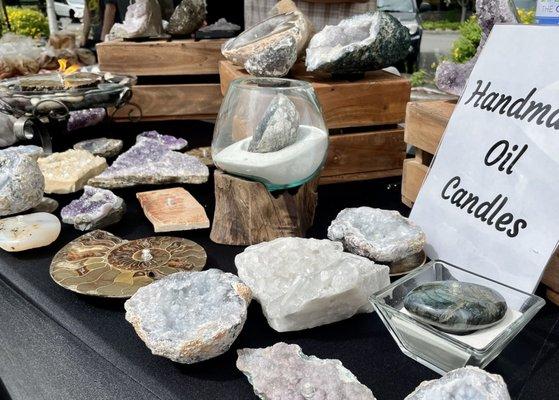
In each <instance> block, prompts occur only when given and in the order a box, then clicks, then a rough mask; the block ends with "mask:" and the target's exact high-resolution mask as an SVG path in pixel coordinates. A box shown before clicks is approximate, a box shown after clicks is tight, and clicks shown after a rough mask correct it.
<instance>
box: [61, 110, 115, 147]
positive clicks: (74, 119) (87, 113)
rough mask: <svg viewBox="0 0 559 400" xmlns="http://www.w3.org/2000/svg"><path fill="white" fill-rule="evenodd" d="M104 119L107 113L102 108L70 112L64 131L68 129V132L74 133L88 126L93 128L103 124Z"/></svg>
mask: <svg viewBox="0 0 559 400" xmlns="http://www.w3.org/2000/svg"><path fill="white" fill-rule="evenodd" d="M106 117H107V112H106V111H105V109H104V108H88V109H86V110H77V111H71V112H70V118H69V119H68V125H67V127H66V129H68V131H75V130H78V129H82V128H87V127H89V126H95V125H98V124H100V123H101V122H103V121H104V120H105V118H106ZM74 148H75V147H74ZM96 155H97V154H96Z"/></svg>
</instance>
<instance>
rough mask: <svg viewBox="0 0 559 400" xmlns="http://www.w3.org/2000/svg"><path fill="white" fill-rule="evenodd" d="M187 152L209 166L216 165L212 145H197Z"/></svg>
mask: <svg viewBox="0 0 559 400" xmlns="http://www.w3.org/2000/svg"><path fill="white" fill-rule="evenodd" d="M186 154H188V155H190V156H194V157H196V158H198V159H199V160H200V161H201V162H202V164H204V165H207V166H208V167H213V165H214V160H213V159H212V148H211V147H197V148H195V149H192V150H188V151H187V152H186Z"/></svg>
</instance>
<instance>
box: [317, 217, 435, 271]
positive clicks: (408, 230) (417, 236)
mask: <svg viewBox="0 0 559 400" xmlns="http://www.w3.org/2000/svg"><path fill="white" fill-rule="evenodd" d="M328 238H329V239H331V240H339V241H341V242H342V243H343V244H344V248H345V249H346V250H347V251H349V252H351V253H354V254H358V255H360V256H363V257H367V258H370V259H371V260H374V261H377V262H381V263H385V262H393V261H399V260H401V259H403V258H406V257H409V256H411V255H414V254H417V253H419V252H420V251H421V250H422V249H423V246H424V245H425V234H424V233H423V231H422V230H421V228H420V227H418V226H417V225H415V224H414V223H413V222H411V221H410V220H409V219H407V218H404V217H402V216H401V215H400V213H399V212H398V211H391V210H381V209H379V208H370V207H358V208H346V209H344V210H342V211H340V213H339V214H338V216H337V217H336V219H335V220H334V221H332V223H331V224H330V227H329V228H328Z"/></svg>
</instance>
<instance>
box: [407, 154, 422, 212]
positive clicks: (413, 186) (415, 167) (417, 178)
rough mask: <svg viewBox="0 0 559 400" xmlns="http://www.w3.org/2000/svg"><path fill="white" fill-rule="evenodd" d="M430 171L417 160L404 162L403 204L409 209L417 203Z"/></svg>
mask: <svg viewBox="0 0 559 400" xmlns="http://www.w3.org/2000/svg"><path fill="white" fill-rule="evenodd" d="M428 171H429V167H427V166H425V165H423V164H422V163H421V162H420V161H419V160H417V159H415V158H410V159H408V160H405V161H404V168H403V171H402V202H403V203H404V204H406V205H407V206H408V207H410V208H411V207H412V205H413V203H414V202H415V199H416V198H417V194H418V193H419V189H421V185H423V180H424V179H425V177H426V176H427V172H428Z"/></svg>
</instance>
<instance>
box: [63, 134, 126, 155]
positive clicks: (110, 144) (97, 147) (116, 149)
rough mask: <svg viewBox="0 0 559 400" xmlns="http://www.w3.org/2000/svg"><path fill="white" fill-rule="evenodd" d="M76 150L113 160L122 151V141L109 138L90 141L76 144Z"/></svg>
mask: <svg viewBox="0 0 559 400" xmlns="http://www.w3.org/2000/svg"><path fill="white" fill-rule="evenodd" d="M74 149H76V150H85V151H88V152H90V153H91V154H93V155H94V156H101V157H105V158H111V157H115V156H117V155H118V153H120V151H121V150H122V140H120V139H107V138H97V139H89V140H84V141H82V142H78V143H76V144H75V145H74Z"/></svg>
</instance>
